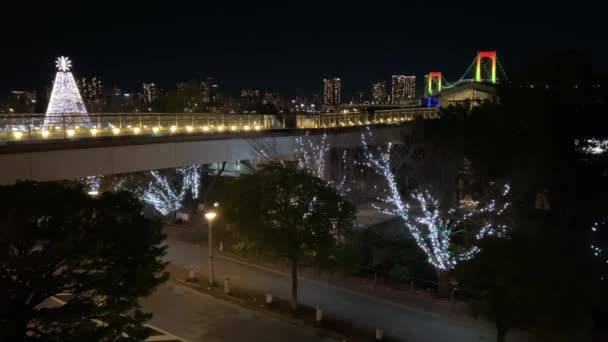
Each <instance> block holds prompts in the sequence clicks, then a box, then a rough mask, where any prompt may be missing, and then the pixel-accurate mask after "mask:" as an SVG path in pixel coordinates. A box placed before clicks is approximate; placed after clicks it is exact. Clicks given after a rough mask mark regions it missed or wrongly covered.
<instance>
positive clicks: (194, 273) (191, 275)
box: [188, 266, 196, 280]
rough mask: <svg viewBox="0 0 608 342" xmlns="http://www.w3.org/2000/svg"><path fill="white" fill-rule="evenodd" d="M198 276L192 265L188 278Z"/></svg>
mask: <svg viewBox="0 0 608 342" xmlns="http://www.w3.org/2000/svg"><path fill="white" fill-rule="evenodd" d="M194 278H196V272H194V266H190V270H189V271H188V279H189V280H192V279H194Z"/></svg>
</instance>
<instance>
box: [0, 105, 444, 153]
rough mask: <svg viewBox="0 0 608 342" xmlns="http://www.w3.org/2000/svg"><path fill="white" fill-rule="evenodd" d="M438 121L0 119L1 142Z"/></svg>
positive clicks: (411, 115) (391, 116) (388, 116)
mask: <svg viewBox="0 0 608 342" xmlns="http://www.w3.org/2000/svg"><path fill="white" fill-rule="evenodd" d="M434 117H437V109H436V108H402V109H395V110H380V111H377V112H375V113H374V114H368V113H361V112H350V113H339V114H320V115H282V114H277V115H269V114H250V115H241V114H239V115H237V114H210V113H177V114H169V113H162V114H161V113H128V114H123V113H116V114H89V120H90V123H89V122H86V123H84V122H79V121H82V120H81V118H82V117H81V116H73V117H72V116H69V115H62V116H58V117H57V118H56V119H55V120H52V121H54V122H58V123H57V124H55V125H46V126H45V125H44V124H43V123H44V114H4V115H0V144H2V143H4V144H10V143H24V142H36V143H39V142H41V141H42V142H44V141H52V140H70V141H71V140H82V139H96V138H100V137H114V138H119V137H126V136H149V137H164V136H174V135H200V134H214V133H216V134H217V133H233V134H238V133H248V132H254V131H268V130H274V131H276V130H294V129H297V130H307V129H314V128H339V127H352V126H366V125H380V124H394V123H400V122H406V121H411V120H414V119H416V118H434Z"/></svg>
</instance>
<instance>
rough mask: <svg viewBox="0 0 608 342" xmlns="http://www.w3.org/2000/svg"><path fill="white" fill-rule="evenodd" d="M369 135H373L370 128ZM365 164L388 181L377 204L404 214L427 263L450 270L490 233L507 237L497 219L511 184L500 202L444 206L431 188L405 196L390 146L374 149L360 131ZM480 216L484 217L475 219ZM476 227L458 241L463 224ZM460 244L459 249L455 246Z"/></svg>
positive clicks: (386, 210) (384, 210)
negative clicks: (465, 241) (468, 239)
mask: <svg viewBox="0 0 608 342" xmlns="http://www.w3.org/2000/svg"><path fill="white" fill-rule="evenodd" d="M367 132H368V133H367V136H368V137H371V132H370V130H369V127H368V129H367ZM361 141H362V143H363V146H364V147H363V148H364V155H365V159H366V165H367V166H368V167H370V168H371V169H372V170H374V171H375V172H376V173H377V174H379V175H380V176H382V177H383V178H384V180H385V181H386V197H378V201H379V202H381V203H382V206H380V205H374V208H375V209H376V210H378V211H379V212H381V213H383V214H387V215H396V216H399V217H401V219H402V220H403V222H404V224H405V226H406V228H407V229H408V231H409V233H410V234H411V235H412V237H413V238H414V240H415V241H416V244H417V245H418V246H419V247H420V249H422V251H423V252H424V253H425V254H426V256H427V257H428V262H429V263H430V264H431V265H433V266H434V267H435V268H437V269H440V270H451V269H453V268H454V267H455V266H456V264H457V263H458V262H460V261H465V260H469V259H470V258H472V257H473V256H474V255H475V254H477V253H478V252H479V251H480V249H479V247H478V245H477V242H478V241H480V240H482V239H483V238H485V237H487V236H493V235H494V236H499V237H503V236H506V234H507V231H508V227H507V226H506V225H504V224H501V223H499V222H498V218H499V217H500V216H501V215H502V214H503V213H504V212H505V210H506V209H507V208H508V207H509V206H510V203H509V202H508V201H507V200H506V196H507V195H508V194H509V191H510V187H509V185H505V186H504V189H503V191H502V192H501V196H500V197H501V198H500V199H501V200H502V201H501V202H502V204H500V205H499V204H498V203H497V200H496V199H492V200H490V201H489V202H488V203H487V204H483V205H482V204H480V203H478V202H473V203H471V204H472V205H461V206H458V207H455V208H449V209H448V208H445V207H444V206H442V204H441V203H439V200H437V199H436V198H435V197H434V196H433V195H432V194H431V191H430V190H429V189H423V190H417V191H414V192H413V193H412V194H410V196H408V198H407V199H404V198H402V196H401V193H400V191H399V187H398V186H397V181H396V178H395V175H394V173H393V169H392V165H391V149H392V146H391V144H389V145H388V146H387V147H386V148H384V149H383V148H377V150H376V151H375V152H374V151H371V148H370V147H369V144H368V142H367V141H366V135H365V133H363V134H361ZM474 218H479V219H481V220H479V221H477V220H473V219H474ZM464 225H468V226H471V227H474V229H475V230H474V232H473V233H474V234H473V236H472V238H471V242H470V243H468V244H463V243H460V244H459V243H457V242H455V237H456V235H457V234H458V233H462V232H463V231H464V230H463V226H464ZM456 247H458V248H456Z"/></svg>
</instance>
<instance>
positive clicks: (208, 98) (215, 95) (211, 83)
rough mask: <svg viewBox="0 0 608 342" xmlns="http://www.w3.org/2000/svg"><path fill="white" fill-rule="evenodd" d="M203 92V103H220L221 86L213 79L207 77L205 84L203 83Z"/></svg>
mask: <svg viewBox="0 0 608 342" xmlns="http://www.w3.org/2000/svg"><path fill="white" fill-rule="evenodd" d="M201 92H202V98H203V103H209V102H218V101H219V99H220V94H219V86H218V84H217V82H216V81H215V80H214V79H213V78H212V77H207V80H206V81H205V82H201Z"/></svg>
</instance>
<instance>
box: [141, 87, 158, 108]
mask: <svg viewBox="0 0 608 342" xmlns="http://www.w3.org/2000/svg"><path fill="white" fill-rule="evenodd" d="M142 87H143V93H142V100H143V102H144V104H146V105H149V104H151V103H152V102H154V100H156V99H157V98H158V96H159V95H160V91H159V89H158V87H157V86H156V84H154V83H144V84H142Z"/></svg>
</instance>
